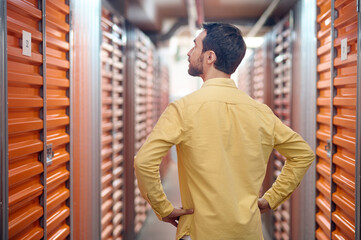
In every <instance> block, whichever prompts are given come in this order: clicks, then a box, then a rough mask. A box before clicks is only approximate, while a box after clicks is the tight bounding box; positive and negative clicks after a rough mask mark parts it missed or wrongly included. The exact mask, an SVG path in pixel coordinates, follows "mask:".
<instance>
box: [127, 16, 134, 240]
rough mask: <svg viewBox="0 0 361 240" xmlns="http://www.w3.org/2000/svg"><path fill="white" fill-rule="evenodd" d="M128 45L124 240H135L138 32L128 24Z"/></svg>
mask: <svg viewBox="0 0 361 240" xmlns="http://www.w3.org/2000/svg"><path fill="white" fill-rule="evenodd" d="M126 34H127V44H126V51H125V55H126V56H127V61H126V64H127V67H126V78H125V79H127V81H124V89H125V91H124V95H125V96H124V101H125V105H124V106H125V108H124V110H125V111H124V112H125V114H124V117H125V119H124V141H125V142H124V143H125V147H124V175H125V187H124V188H125V189H124V190H125V208H124V211H125V221H124V225H125V232H124V235H125V236H124V239H125V240H132V239H134V237H135V236H134V235H135V233H134V218H135V212H134V188H135V186H134V180H135V178H134V167H133V160H134V154H135V150H134V142H135V130H134V122H135V88H134V85H135V83H134V79H135V78H134V69H135V41H136V32H135V29H134V27H133V26H132V25H130V24H129V23H128V22H126Z"/></svg>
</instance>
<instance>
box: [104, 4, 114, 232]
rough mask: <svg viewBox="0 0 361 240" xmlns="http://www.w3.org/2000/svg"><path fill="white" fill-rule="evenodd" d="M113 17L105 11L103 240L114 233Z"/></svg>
mask: <svg viewBox="0 0 361 240" xmlns="http://www.w3.org/2000/svg"><path fill="white" fill-rule="evenodd" d="M111 18H112V16H111V14H110V13H109V12H108V11H106V10H105V9H104V8H103V9H102V20H101V27H102V37H103V40H102V46H101V62H102V68H101V71H102V85H101V86H102V129H101V132H102V136H101V144H102V146H101V147H102V148H101V169H102V173H101V211H102V214H101V229H102V234H101V238H102V239H110V238H111V236H112V230H113V224H112V219H113V211H112V206H113V204H114V203H113V197H112V195H113V191H114V190H113V185H112V180H113V174H112V170H113V169H112V167H113V166H112V165H113V164H112V158H113V71H112V70H113V41H112V39H113V36H112V25H113V23H112V21H111V20H112V19H111Z"/></svg>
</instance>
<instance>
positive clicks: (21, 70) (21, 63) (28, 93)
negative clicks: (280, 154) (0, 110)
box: [7, 0, 44, 239]
mask: <svg viewBox="0 0 361 240" xmlns="http://www.w3.org/2000/svg"><path fill="white" fill-rule="evenodd" d="M39 6H41V1H40V2H39V1H37V0H32V1H19V0H8V1H7V26H8V32H7V33H8V35H7V44H8V51H7V52H8V132H9V145H8V149H9V195H8V196H9V222H8V224H9V229H8V230H9V239H41V238H42V237H43V227H42V226H43V225H42V222H43V221H44V219H43V216H44V215H43V206H42V201H43V200H44V192H43V189H44V185H43V182H44V178H43V177H44V176H43V172H44V167H43V164H42V161H43V160H44V158H43V149H44V148H43V139H44V135H43V134H44V132H43V130H44V129H43V120H44V115H43V98H42V92H43V76H42V66H43V56H42V50H43V49H42V47H41V46H42V44H43V34H42V32H41V29H39V26H41V21H42V11H41V10H40V9H39ZM23 31H26V32H28V33H30V34H31V37H30V38H28V39H26V38H23V34H24V32H23ZM25 34H26V33H25ZM22 40H24V43H23V41H22ZM23 49H28V50H29V52H30V53H31V56H26V55H24V54H23Z"/></svg>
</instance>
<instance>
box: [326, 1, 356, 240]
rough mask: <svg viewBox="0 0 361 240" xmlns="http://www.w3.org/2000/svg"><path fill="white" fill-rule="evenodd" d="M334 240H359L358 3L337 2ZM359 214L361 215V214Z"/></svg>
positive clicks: (333, 194) (333, 161)
mask: <svg viewBox="0 0 361 240" xmlns="http://www.w3.org/2000/svg"><path fill="white" fill-rule="evenodd" d="M334 4H335V22H334V28H335V40H334V46H333V47H334V49H335V51H334V52H335V57H334V61H333V65H334V81H333V89H334V93H335V96H334V99H333V108H334V116H333V126H332V128H333V132H334V133H335V134H334V135H333V139H332V144H333V148H334V151H333V156H332V208H331V209H332V223H333V224H334V225H333V226H332V229H331V230H332V239H353V238H355V159H356V155H355V152H356V98H357V96H356V89H357V47H356V46H357V11H356V1H353V0H335V3H334ZM358 214H359V213H358Z"/></svg>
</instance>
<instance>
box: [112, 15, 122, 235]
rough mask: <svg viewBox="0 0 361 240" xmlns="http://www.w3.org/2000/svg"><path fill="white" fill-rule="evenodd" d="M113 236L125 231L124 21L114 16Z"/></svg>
mask: <svg viewBox="0 0 361 240" xmlns="http://www.w3.org/2000/svg"><path fill="white" fill-rule="evenodd" d="M113 23H114V24H113V27H112V28H113V172H112V173H113V190H114V192H113V203H114V204H113V207H112V210H113V216H114V217H113V226H114V229H113V238H114V239H116V240H121V239H122V237H123V231H124V222H123V218H124V69H125V67H124V63H125V54H124V38H125V31H124V22H123V21H122V20H121V19H119V18H117V17H116V16H113Z"/></svg>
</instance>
